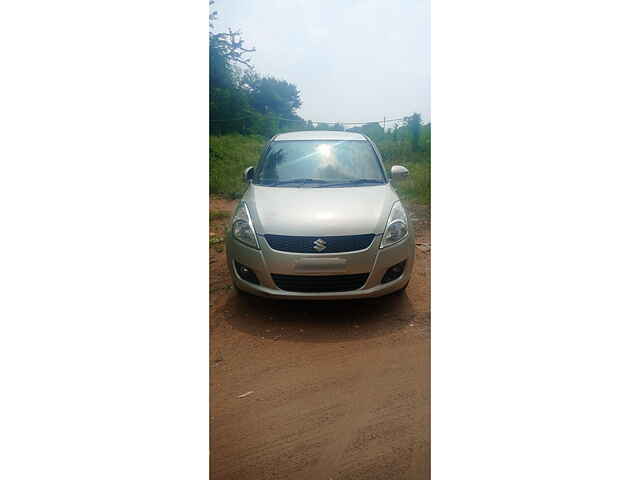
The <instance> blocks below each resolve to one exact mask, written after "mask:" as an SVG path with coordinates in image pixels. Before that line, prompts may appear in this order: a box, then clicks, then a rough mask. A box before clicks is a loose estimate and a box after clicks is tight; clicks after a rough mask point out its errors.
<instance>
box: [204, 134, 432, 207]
mask: <svg viewBox="0 0 640 480" xmlns="http://www.w3.org/2000/svg"><path fill="white" fill-rule="evenodd" d="M209 140H210V141H209V191H210V193H215V194H219V195H224V196H226V197H228V198H239V197H240V196H241V195H242V193H243V192H244V191H245V189H246V184H245V183H244V182H243V181H242V172H244V170H245V168H247V167H250V166H255V165H256V164H257V163H258V159H259V158H260V154H261V152H262V149H263V147H264V145H265V143H266V139H265V138H263V137H260V136H258V135H238V134H234V135H221V136H212V137H210V139H209ZM378 147H379V148H380V151H381V152H382V155H383V157H384V163H385V167H386V169H387V171H389V169H390V168H391V166H392V165H402V166H404V167H406V168H408V169H409V178H408V179H406V180H402V181H399V182H394V187H395V188H396V190H397V191H398V194H399V195H400V197H401V198H402V199H403V200H406V201H408V202H411V203H419V204H425V205H427V204H429V202H430V197H431V160H430V156H429V153H428V152H412V151H411V147H410V145H409V143H408V142H393V141H392V140H383V141H381V142H378ZM211 215H212V216H211V217H210V218H211V219H213V218H224V217H225V216H226V215H228V214H226V212H214V213H212V214H211ZM217 215H219V216H217Z"/></svg>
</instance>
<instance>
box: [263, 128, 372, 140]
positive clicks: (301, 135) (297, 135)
mask: <svg viewBox="0 0 640 480" xmlns="http://www.w3.org/2000/svg"><path fill="white" fill-rule="evenodd" d="M282 140H366V137H365V136H364V135H362V134H361V133H355V132H335V131H329V130H326V131H325V130H307V131H302V132H288V133H281V134H279V135H276V136H275V137H273V141H274V142H279V141H282Z"/></svg>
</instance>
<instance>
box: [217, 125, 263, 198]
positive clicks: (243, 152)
mask: <svg viewBox="0 0 640 480" xmlns="http://www.w3.org/2000/svg"><path fill="white" fill-rule="evenodd" d="M265 143H266V140H265V139H264V138H263V137H260V136H257V135H237V134H236V135H221V136H212V137H209V193H217V194H220V195H224V196H226V197H229V198H239V197H240V196H241V195H242V193H243V192H244V190H245V189H246V184H245V183H244V182H243V181H242V173H243V172H244V170H245V168H247V167H251V166H255V165H256V164H257V163H258V159H259V158H260V153H262V148H263V147H264V145H265Z"/></svg>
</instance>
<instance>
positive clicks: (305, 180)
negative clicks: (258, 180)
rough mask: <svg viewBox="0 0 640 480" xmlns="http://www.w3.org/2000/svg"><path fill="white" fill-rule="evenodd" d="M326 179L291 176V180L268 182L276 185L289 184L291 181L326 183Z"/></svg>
mask: <svg viewBox="0 0 640 480" xmlns="http://www.w3.org/2000/svg"><path fill="white" fill-rule="evenodd" d="M327 182H328V181H327V180H320V179H319V178H292V179H291V180H282V181H279V182H274V183H270V184H269V186H278V185H290V184H292V183H300V184H307V183H323V184H324V183H327Z"/></svg>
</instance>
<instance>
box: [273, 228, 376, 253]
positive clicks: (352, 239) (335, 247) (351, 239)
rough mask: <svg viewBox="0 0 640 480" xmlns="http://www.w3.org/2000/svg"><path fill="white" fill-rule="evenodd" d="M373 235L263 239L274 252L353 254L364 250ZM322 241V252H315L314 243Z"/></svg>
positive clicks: (286, 236)
mask: <svg viewBox="0 0 640 480" xmlns="http://www.w3.org/2000/svg"><path fill="white" fill-rule="evenodd" d="M374 237H375V235H374V234H373V233H367V234H364V235H344V236H329V237H324V236H322V235H318V236H313V237H296V236H290V235H265V236H264V238H265V239H266V240H267V243H268V244H269V246H270V247H271V248H273V249H274V250H280V251H281V252H294V253H343V252H355V251H356V250H364V249H365V248H367V247H368V246H369V245H371V242H372V241H373V238H374ZM319 239H321V240H323V241H324V246H325V248H324V250H321V251H317V250H316V249H314V248H313V247H314V242H315V241H316V240H319Z"/></svg>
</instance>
